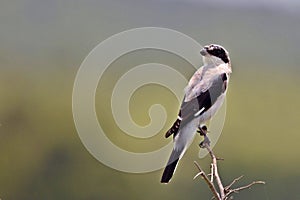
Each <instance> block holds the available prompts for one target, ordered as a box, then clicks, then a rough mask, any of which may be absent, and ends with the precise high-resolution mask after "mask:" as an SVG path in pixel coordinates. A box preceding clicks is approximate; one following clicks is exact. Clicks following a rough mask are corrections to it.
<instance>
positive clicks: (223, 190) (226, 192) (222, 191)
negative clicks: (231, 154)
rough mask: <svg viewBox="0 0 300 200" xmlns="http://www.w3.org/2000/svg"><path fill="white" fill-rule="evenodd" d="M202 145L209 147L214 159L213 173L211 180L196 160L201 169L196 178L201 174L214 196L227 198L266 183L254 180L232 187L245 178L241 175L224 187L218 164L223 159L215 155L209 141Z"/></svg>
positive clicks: (224, 199) (222, 199)
mask: <svg viewBox="0 0 300 200" xmlns="http://www.w3.org/2000/svg"><path fill="white" fill-rule="evenodd" d="M201 147H202V148H206V149H207V151H208V152H209V155H210V157H211V159H212V162H211V174H210V175H211V179H210V180H209V178H208V177H207V175H206V173H205V172H204V171H203V170H202V169H201V167H200V165H199V164H198V163H197V162H196V161H194V164H195V165H196V167H197V169H198V170H199V173H198V174H197V175H196V176H195V177H194V179H195V178H196V177H198V176H199V175H200V176H201V177H202V178H203V179H204V180H205V182H206V184H207V185H208V187H209V188H210V190H211V192H212V193H213V198H215V199H218V200H226V199H228V198H229V196H230V195H232V194H233V193H238V192H239V191H241V190H244V189H248V188H250V187H251V186H253V185H255V184H265V182H264V181H253V182H252V183H250V184H248V185H245V186H241V187H238V188H234V189H231V187H232V186H233V185H234V184H235V183H236V182H238V181H239V180H240V179H241V178H243V176H240V177H238V178H235V179H234V180H233V181H232V182H231V183H230V184H229V185H228V186H226V187H224V186H223V183H222V181H221V178H220V175H219V172H218V165H217V160H221V159H218V158H217V157H216V156H215V154H214V153H213V151H212V150H211V148H210V147H209V145H208V144H207V143H204V144H203V145H202V146H201ZM222 160H223V159H222ZM214 178H215V180H216V184H217V185H218V188H219V191H217V189H216V187H215V185H214Z"/></svg>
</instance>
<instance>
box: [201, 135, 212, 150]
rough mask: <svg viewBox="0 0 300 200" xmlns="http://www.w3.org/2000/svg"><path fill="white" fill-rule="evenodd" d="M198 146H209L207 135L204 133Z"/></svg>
mask: <svg viewBox="0 0 300 200" xmlns="http://www.w3.org/2000/svg"><path fill="white" fill-rule="evenodd" d="M199 146H200V148H206V147H207V146H210V140H209V138H208V137H207V135H204V140H203V141H202V142H200V144H199Z"/></svg>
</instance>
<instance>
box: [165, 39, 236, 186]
mask: <svg viewBox="0 0 300 200" xmlns="http://www.w3.org/2000/svg"><path fill="white" fill-rule="evenodd" d="M200 54H201V56H202V60H203V66H202V67H200V68H199V69H198V70H197V71H196V72H195V73H194V75H193V76H192V77H191V79H190V80H189V82H188V85H187V86H186V88H185V89H184V94H185V95H184V98H183V101H182V104H181V106H180V110H179V113H178V116H177V119H176V120H175V122H174V124H173V126H172V127H171V128H170V129H169V130H168V131H167V133H166V134H165V137H166V138H168V137H169V136H171V135H173V144H174V146H173V149H172V153H171V155H170V158H169V160H168V163H167V166H166V167H165V169H164V171H163V174H162V177H161V183H169V181H170V179H171V178H172V176H173V174H174V172H175V170H176V167H177V164H178V161H179V160H180V159H181V158H182V156H183V155H184V153H185V152H186V150H187V149H188V147H189V146H190V145H191V143H192V142H193V140H194V137H195V135H196V132H197V129H198V128H200V129H201V124H203V123H206V122H207V121H208V120H210V119H211V118H212V117H213V116H214V114H215V113H216V112H217V111H218V109H219V108H220V107H221V106H222V104H223V102H224V99H225V96H226V92H227V89H228V83H229V78H230V74H231V73H232V69H231V61H230V57H229V53H228V51H227V50H226V49H225V48H224V47H222V46H221V45H217V44H209V45H206V46H204V47H203V48H202V49H201V50H200ZM202 127H204V126H202ZM205 128H206V126H205ZM204 131H206V130H204ZM208 145H209V144H208Z"/></svg>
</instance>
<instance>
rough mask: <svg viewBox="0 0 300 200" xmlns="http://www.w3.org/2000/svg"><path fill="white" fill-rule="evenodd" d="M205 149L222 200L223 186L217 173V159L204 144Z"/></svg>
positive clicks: (223, 195)
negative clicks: (209, 158) (210, 160)
mask: <svg viewBox="0 0 300 200" xmlns="http://www.w3.org/2000/svg"><path fill="white" fill-rule="evenodd" d="M205 148H206V149H207V151H208V152H209V155H210V157H211V159H212V165H213V174H214V177H215V178H216V182H217V184H218V187H219V191H220V196H221V199H224V198H225V193H224V187H223V184H222V181H221V178H220V176H219V172H218V165H217V158H216V156H215V154H214V153H213V151H212V150H211V148H210V147H209V145H208V144H205Z"/></svg>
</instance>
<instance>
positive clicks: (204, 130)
mask: <svg viewBox="0 0 300 200" xmlns="http://www.w3.org/2000/svg"><path fill="white" fill-rule="evenodd" d="M197 132H198V133H200V135H201V136H203V135H206V134H207V132H208V131H207V126H206V125H202V126H200V125H199V126H198V130H197Z"/></svg>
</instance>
